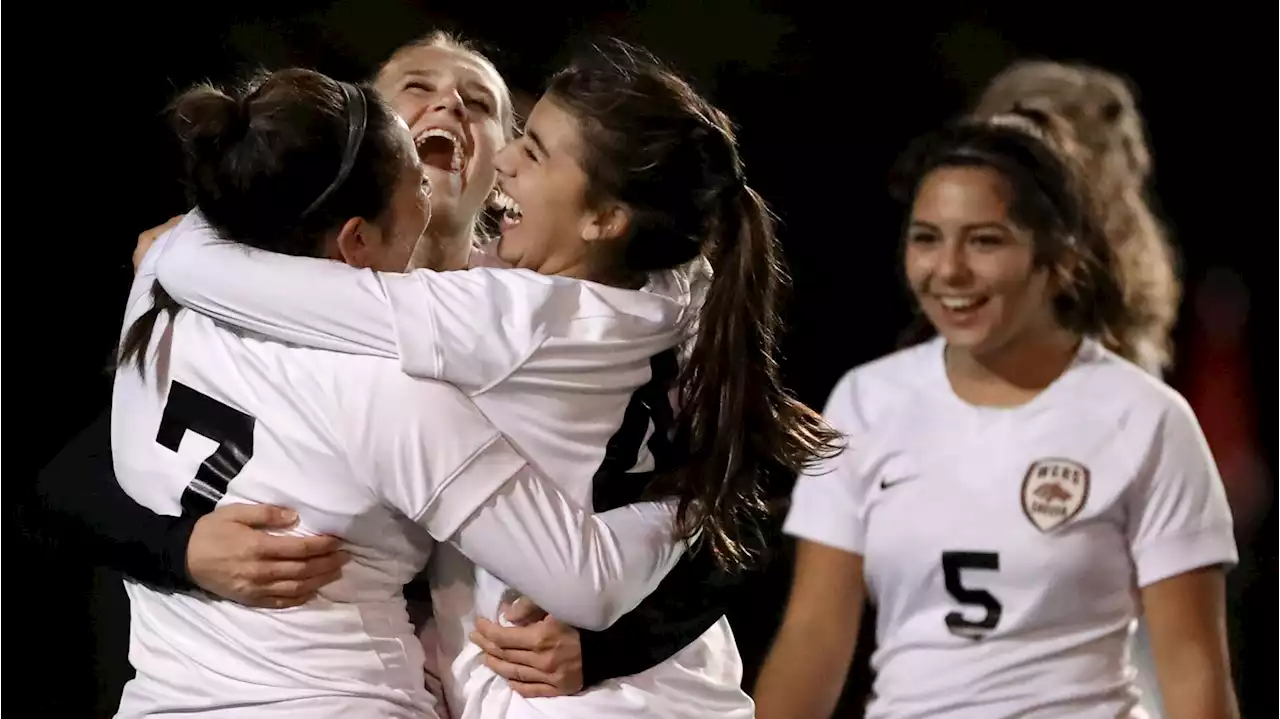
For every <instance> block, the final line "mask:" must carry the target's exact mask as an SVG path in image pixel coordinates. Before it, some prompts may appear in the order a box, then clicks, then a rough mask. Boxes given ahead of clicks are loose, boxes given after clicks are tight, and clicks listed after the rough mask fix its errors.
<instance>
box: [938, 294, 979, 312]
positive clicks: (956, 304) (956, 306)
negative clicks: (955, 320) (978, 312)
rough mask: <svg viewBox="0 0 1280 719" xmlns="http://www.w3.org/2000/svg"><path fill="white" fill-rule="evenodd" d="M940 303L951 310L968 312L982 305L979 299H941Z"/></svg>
mask: <svg viewBox="0 0 1280 719" xmlns="http://www.w3.org/2000/svg"><path fill="white" fill-rule="evenodd" d="M938 301H939V302H941V303H942V306H943V307H946V308H947V309H949V310H967V309H971V308H973V307H977V306H978V305H979V304H980V303H981V300H980V299H979V298H977V297H939V298H938Z"/></svg>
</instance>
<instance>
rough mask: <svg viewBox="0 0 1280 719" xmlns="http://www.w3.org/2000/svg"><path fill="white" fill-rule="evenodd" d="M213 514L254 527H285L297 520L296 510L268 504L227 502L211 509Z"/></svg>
mask: <svg viewBox="0 0 1280 719" xmlns="http://www.w3.org/2000/svg"><path fill="white" fill-rule="evenodd" d="M213 514H214V515H216V516H217V517H219V518H222V519H226V520H228V521H231V522H238V523H240V524H243V525H246V526H249V527H253V528H254V529H286V528H288V527H292V526H293V525H294V524H296V523H297V521H298V513H297V512H295V511H293V510H292V509H285V508H284V507H276V506H274V505H270V504H238V503H237V504H227V505H223V506H221V507H218V508H217V509H215V510H213Z"/></svg>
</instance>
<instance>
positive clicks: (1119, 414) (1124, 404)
mask: <svg viewBox="0 0 1280 719" xmlns="http://www.w3.org/2000/svg"><path fill="white" fill-rule="evenodd" d="M1072 371H1077V372H1082V373H1085V376H1084V377H1083V379H1084V380H1085V381H1083V382H1081V383H1079V385H1078V389H1076V390H1075V391H1073V392H1072V393H1071V395H1070V396H1071V399H1070V401H1071V402H1072V403H1074V404H1076V405H1077V406H1078V407H1079V408H1080V410H1081V411H1083V412H1087V413H1091V414H1094V415H1095V416H1098V417H1099V418H1103V417H1106V418H1111V420H1112V421H1116V422H1119V424H1120V427H1119V429H1120V430H1133V429H1137V428H1139V427H1147V428H1149V429H1152V430H1156V429H1159V428H1162V427H1166V426H1169V425H1175V426H1179V427H1183V428H1187V427H1196V426H1198V424H1199V423H1198V422H1197V421H1196V417H1195V412H1194V411H1193V410H1192V408H1191V405H1190V404H1189V403H1188V402H1187V400H1186V398H1184V397H1183V396H1182V395H1181V394H1179V393H1178V391H1177V390H1175V389H1174V388H1172V387H1170V386H1169V385H1168V384H1166V383H1165V382H1164V381H1163V380H1161V379H1160V378H1159V377H1158V376H1155V375H1153V374H1151V373H1150V372H1148V371H1146V370H1145V369H1143V368H1142V367H1139V366H1138V365H1136V364H1134V363H1132V362H1130V361H1128V360H1126V359H1124V358H1123V357H1120V356H1119V355H1117V354H1115V353H1114V352H1111V351H1110V350H1107V349H1105V348H1103V347H1102V346H1101V345H1098V344H1096V343H1092V342H1091V343H1090V346H1089V347H1086V348H1085V349H1084V351H1083V352H1082V356H1081V359H1080V361H1079V362H1078V363H1077V365H1076V366H1075V367H1073V370H1072Z"/></svg>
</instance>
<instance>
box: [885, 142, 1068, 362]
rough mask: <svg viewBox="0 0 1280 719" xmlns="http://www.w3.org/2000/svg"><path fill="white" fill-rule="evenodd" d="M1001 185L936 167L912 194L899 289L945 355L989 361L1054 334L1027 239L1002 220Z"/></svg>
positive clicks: (994, 178) (1048, 293) (977, 173)
mask: <svg viewBox="0 0 1280 719" xmlns="http://www.w3.org/2000/svg"><path fill="white" fill-rule="evenodd" d="M1010 193H1011V189H1010V186H1009V183H1008V182H1007V181H1006V180H1005V178H1004V177H1003V176H1002V175H1001V174H1000V173H999V172H998V171H996V170H994V169H991V168H987V167H942V168H939V169H936V170H934V171H933V172H931V173H929V174H928V175H926V176H925V178H924V179H923V180H922V181H921V182H920V186H919V188H918V189H917V190H916V194H915V199H914V202H913V204H912V208H911V221H910V224H909V226H908V228H907V237H906V252H905V265H906V275H907V281H908V283H909V284H910V288H911V291H912V293H913V294H914V295H915V297H916V300H917V301H918V302H919V303H920V307H921V309H922V310H923V311H924V314H925V316H926V317H928V319H929V321H930V323H932V324H933V326H934V328H935V329H937V331H938V333H939V334H940V335H942V336H943V337H944V338H946V340H947V343H948V344H949V345H951V346H952V347H955V348H958V349H964V350H967V351H969V352H971V353H972V354H974V355H983V354H989V353H991V352H993V351H996V350H999V349H1001V348H1003V347H1005V346H1007V345H1009V344H1010V343H1011V342H1014V341H1017V340H1018V339H1021V338H1023V337H1025V336H1026V335H1027V334H1028V333H1031V332H1039V331H1043V330H1045V329H1050V328H1055V327H1056V326H1057V321H1056V320H1055V319H1054V312H1053V305H1052V297H1053V292H1054V288H1053V287H1052V282H1051V281H1050V272H1049V270H1048V269H1047V268H1044V267H1038V266H1037V265H1036V263H1035V261H1034V260H1035V242H1034V237H1033V236H1032V233H1031V232H1030V231H1029V230H1027V229H1025V228H1023V227H1020V226H1018V225H1017V224H1016V223H1015V222H1013V221H1012V219H1011V218H1010V216H1009V206H1010V202H1011V197H1010Z"/></svg>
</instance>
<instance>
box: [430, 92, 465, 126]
mask: <svg viewBox="0 0 1280 719" xmlns="http://www.w3.org/2000/svg"><path fill="white" fill-rule="evenodd" d="M465 109H466V103H465V102H464V101H463V99H462V96H461V95H459V94H458V91H457V89H456V88H453V87H442V88H440V90H439V92H437V93H436V95H435V97H433V98H431V103H430V104H429V105H428V110H429V111H430V112H433V113H435V112H444V113H448V114H450V115H452V116H453V117H455V118H457V119H459V120H461V119H462V116H463V111H464V110H465Z"/></svg>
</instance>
